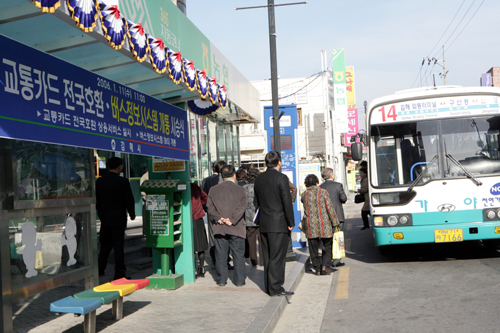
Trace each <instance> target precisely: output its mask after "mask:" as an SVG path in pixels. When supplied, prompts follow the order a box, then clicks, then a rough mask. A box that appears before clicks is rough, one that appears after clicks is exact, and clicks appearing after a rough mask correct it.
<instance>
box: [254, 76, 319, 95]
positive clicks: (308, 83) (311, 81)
mask: <svg viewBox="0 0 500 333" xmlns="http://www.w3.org/2000/svg"><path fill="white" fill-rule="evenodd" d="M323 72H324V71H322V72H319V73H316V74H313V75H311V76H309V77H307V78H306V79H308V78H311V77H313V76H314V75H317V76H316V77H315V78H314V79H313V80H311V81H310V82H309V83H308V84H306V85H305V86H303V87H301V88H300V89H298V90H296V91H294V92H293V93H291V94H288V95H286V96H282V97H280V98H279V99H283V98H287V97H290V96H293V95H295V94H296V93H298V92H299V91H301V90H302V89H305V88H306V87H307V86H308V85H310V84H311V83H313V82H314V81H316V80H317V79H318V78H319V77H321V76H322V75H321V74H323ZM306 79H304V80H301V81H297V82H304V81H305V80H306ZM297 82H295V83H297ZM295 83H290V84H287V85H285V86H283V87H279V88H284V87H287V86H289V85H292V84H295ZM260 101H261V102H269V101H272V99H261V100H260Z"/></svg>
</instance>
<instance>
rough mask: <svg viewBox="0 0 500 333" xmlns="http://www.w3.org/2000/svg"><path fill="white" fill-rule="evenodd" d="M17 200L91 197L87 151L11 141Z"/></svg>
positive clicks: (89, 166) (89, 165)
mask: <svg viewBox="0 0 500 333" xmlns="http://www.w3.org/2000/svg"><path fill="white" fill-rule="evenodd" d="M15 151H16V162H17V198H18V200H41V199H60V198H78V197H91V196H92V192H91V188H92V186H91V181H92V179H91V164H90V156H89V150H88V149H85V148H78V147H69V146H60V145H53V144H46V143H40V142H32V141H21V140H16V141H15Z"/></svg>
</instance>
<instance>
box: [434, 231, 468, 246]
mask: <svg viewBox="0 0 500 333" xmlns="http://www.w3.org/2000/svg"><path fill="white" fill-rule="evenodd" d="M434 240H435V242H436V243H448V242H461V241H463V240H464V237H463V233H462V229H440V230H434Z"/></svg>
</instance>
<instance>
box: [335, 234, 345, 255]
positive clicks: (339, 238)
mask: <svg viewBox="0 0 500 333" xmlns="http://www.w3.org/2000/svg"><path fill="white" fill-rule="evenodd" d="M344 257H345V248H344V232H343V231H340V230H339V229H338V228H337V230H336V231H335V233H334V234H333V246H332V258H333V259H341V258H344Z"/></svg>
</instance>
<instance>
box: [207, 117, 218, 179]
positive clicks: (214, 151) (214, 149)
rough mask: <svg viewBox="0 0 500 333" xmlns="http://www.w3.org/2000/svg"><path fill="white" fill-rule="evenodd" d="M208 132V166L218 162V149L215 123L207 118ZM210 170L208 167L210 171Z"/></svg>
mask: <svg viewBox="0 0 500 333" xmlns="http://www.w3.org/2000/svg"><path fill="white" fill-rule="evenodd" d="M207 122H208V132H209V143H208V144H209V149H210V166H212V165H213V164H214V163H215V162H217V161H218V160H219V149H218V146H217V123H216V122H214V121H213V120H212V119H210V118H207ZM211 169H212V168H211V167H210V170H211Z"/></svg>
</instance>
